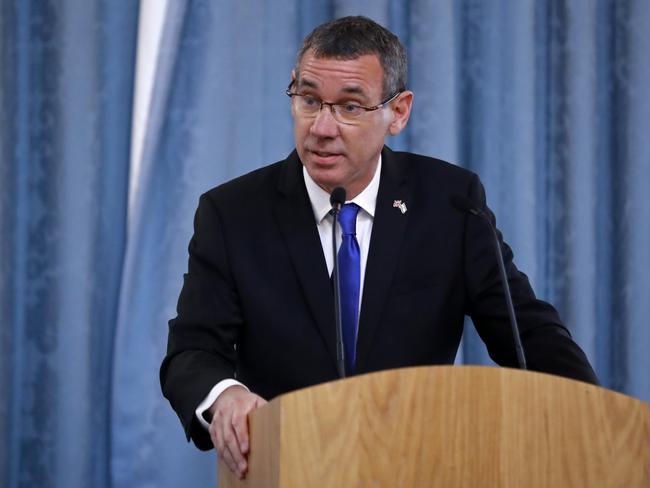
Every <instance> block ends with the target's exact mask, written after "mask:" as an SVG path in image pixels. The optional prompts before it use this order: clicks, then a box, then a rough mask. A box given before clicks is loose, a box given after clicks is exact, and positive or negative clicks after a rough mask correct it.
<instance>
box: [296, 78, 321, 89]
mask: <svg viewBox="0 0 650 488" xmlns="http://www.w3.org/2000/svg"><path fill="white" fill-rule="evenodd" d="M298 87H307V88H318V85H317V84H316V83H314V82H313V81H309V80H305V79H304V78H300V79H299V80H298Z"/></svg>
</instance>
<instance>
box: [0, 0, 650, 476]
mask: <svg viewBox="0 0 650 488" xmlns="http://www.w3.org/2000/svg"><path fill="white" fill-rule="evenodd" d="M145 1H150V0H145ZM152 5H153V4H147V6H148V7H150V8H155V7H152ZM161 5H162V4H161ZM166 5H167V7H166V10H165V13H164V15H165V22H164V26H163V34H162V38H161V41H160V49H159V50H158V54H157V55H156V59H155V60H154V64H155V73H154V77H153V82H152V92H151V96H152V103H151V105H150V108H149V112H148V113H147V114H146V115H147V118H146V120H147V125H146V127H144V128H143V136H142V140H141V141H140V140H139V141H138V143H141V144H142V151H141V152H140V153H138V154H139V155H138V156H137V158H138V159H137V160H132V161H130V160H129V157H130V154H131V147H132V140H131V133H132V131H131V124H132V123H131V119H132V107H133V96H134V95H133V93H134V91H133V86H134V79H135V76H136V72H135V71H136V59H135V53H136V50H137V45H138V32H139V30H138V23H140V26H141V27H142V23H146V22H147V19H146V18H142V17H139V12H140V11H141V10H140V5H139V3H138V2H135V1H132V2H125V3H120V4H119V5H118V4H116V3H115V2H112V3H111V2H109V1H108V0H89V1H84V2H80V1H73V0H67V1H59V2H55V1H52V0H50V1H39V2H36V1H34V0H27V1H23V0H21V1H18V0H2V2H0V66H2V68H1V70H0V83H1V86H0V158H1V159H0V234H1V236H2V238H1V239H0V313H1V314H2V317H3V319H2V326H1V327H0V341H1V342H0V441H1V442H2V443H3V446H5V448H4V449H2V450H1V451H0V485H2V486H7V487H9V488H14V487H19V486H21V487H22V486H61V487H66V488H68V487H86V486H93V487H100V488H101V487H131V486H157V487H164V486H169V487H172V486H185V485H187V486H195V485H196V486H208V485H214V482H215V473H214V464H215V458H214V453H213V452H209V453H201V452H199V451H197V450H196V449H195V448H194V447H193V445H189V444H187V443H186V442H185V438H184V435H183V431H182V429H181V426H180V423H179V422H178V420H177V418H176V416H175V414H174V413H173V412H172V411H171V409H170V407H169V405H168V404H167V402H166V401H165V400H164V399H163V398H162V396H161V393H160V387H159V384H158V367H159V365H160V361H161V359H162V357H163V355H164V352H165V346H166V334H167V325H166V324H167V321H168V320H169V319H170V318H172V317H173V316H174V315H175V305H176V300H177V297H178V293H179V291H180V287H181V283H182V274H183V272H184V271H185V269H186V263H187V243H188V241H189V239H190V236H191V233H192V217H193V213H194V210H195V208H196V205H197V202H198V197H199V195H200V194H201V193H202V192H204V191H206V190H208V189H209V188H211V187H213V186H215V185H217V184H219V183H222V182H224V181H226V180H228V179H231V178H233V177H235V176H237V175H240V174H243V173H245V172H248V171H251V170H253V169H255V168H258V167H260V166H261V165H263V164H267V163H271V162H274V161H277V160H280V159H283V158H284V157H285V156H286V155H287V154H288V153H289V152H290V151H291V149H292V147H293V129H292V122H291V117H290V110H289V102H288V99H287V97H286V96H285V94H284V89H285V88H286V86H287V84H288V82H289V79H290V73H291V69H292V68H293V67H294V63H295V54H296V50H297V48H298V46H299V44H300V42H301V40H302V38H303V37H304V36H305V35H306V34H307V33H308V32H310V31H311V30H312V29H313V28H314V27H315V26H316V25H318V24H320V23H322V22H324V21H326V20H329V19H331V18H334V17H337V16H341V15H350V14H364V15H367V16H370V17H371V18H373V19H375V20H377V21H379V22H381V23H383V24H384V25H386V26H387V27H389V28H390V29H391V30H393V31H394V32H395V33H397V34H398V35H399V36H400V38H401V39H402V41H403V42H404V44H405V45H406V47H407V50H408V52H409V56H410V58H409V88H410V89H412V90H413V91H414V92H415V99H414V109H413V113H412V117H411V121H410V123H409V127H408V128H407V129H406V131H404V133H402V134H400V136H398V137H397V138H394V139H390V140H389V141H388V144H389V145H390V146H391V147H393V148H394V149H397V150H410V151H414V152H419V153H424V154H427V155H432V156H436V157H440V158H442V159H446V160H449V161H451V162H454V163H456V164H459V165H462V166H465V167H467V168H470V169H472V170H474V171H476V172H478V173H479V175H480V176H481V179H482V181H483V182H484V184H485V186H486V189H487V196H488V203H489V205H490V206H491V207H492V209H493V210H494V211H495V213H496V215H497V219H498V220H497V223H498V225H499V227H500V228H501V230H502V231H503V233H504V235H505V238H506V240H507V241H508V242H509V243H510V244H511V246H512V248H513V249H514V252H515V262H516V263H517V265H518V266H519V267H520V268H521V269H522V270H523V271H525V272H526V273H527V274H528V276H529V278H530V279H531V282H532V284H533V286H534V288H535V290H536V292H537V294H538V296H540V297H541V298H543V299H547V300H549V301H551V302H552V303H553V304H554V305H556V307H557V308H558V309H559V311H560V314H561V316H562V317H563V319H564V321H565V323H566V325H567V327H568V328H569V329H570V331H571V333H572V334H573V335H574V337H575V338H576V340H577V341H578V343H579V344H580V345H581V346H582V347H583V348H584V349H585V351H586V353H587V355H588V356H589V358H590V360H591V361H592V364H593V365H594V366H595V369H596V372H597V373H598V375H599V377H600V378H601V380H602V382H603V385H604V386H606V387H609V388H613V389H615V390H618V391H621V392H624V393H627V394H630V395H634V396H636V397H639V398H641V399H643V400H646V401H650V380H649V379H648V376H647V375H646V374H645V371H647V370H649V369H650V356H649V355H648V354H647V352H646V351H647V348H648V346H650V329H648V328H647V327H646V326H645V323H644V321H645V319H646V318H647V317H648V316H649V315H650V277H649V276H648V272H647V270H648V269H650V226H648V225H647V216H648V215H650V199H648V197H647V190H646V187H647V184H648V182H649V181H650V138H648V137H647V127H648V125H649V123H650V92H649V91H648V89H647V87H648V86H650V57H648V55H647V46H650V3H648V2H646V1H643V0H575V1H573V0H572V1H568V0H547V1H540V2H538V1H534V0H523V1H512V0H500V1H492V0H458V1H456V0H441V1H433V0H410V1H399V0H382V1H379V2H374V1H373V2H371V1H367V0H365V1H361V0H348V1H340V0H326V1H320V0H303V1H300V0H288V1H286V2H282V3H278V2H274V1H272V0H253V1H249V2H231V1H227V0H215V1H208V0H194V1H187V0H186V1H169V2H168V3H167V4H166ZM161 8H163V7H161ZM142 11H143V12H144V11H145V10H142ZM134 133H135V132H134ZM138 134H140V133H139V132H138ZM138 137H140V136H138ZM129 187H131V188H132V189H134V190H133V191H132V193H131V196H129ZM458 362H461V363H473V364H477V363H478V364H490V359H489V357H488V355H487V352H486V350H485V347H484V346H483V344H482V343H481V342H480V340H479V338H478V336H477V334H476V332H475V331H474V329H473V327H472V326H471V322H468V324H467V327H466V332H465V337H464V340H463V345H462V348H461V350H460V352H459V357H458Z"/></svg>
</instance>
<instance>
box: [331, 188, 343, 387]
mask: <svg viewBox="0 0 650 488" xmlns="http://www.w3.org/2000/svg"><path fill="white" fill-rule="evenodd" d="M345 196H346V192H345V188H342V187H340V186H337V187H336V188H334V190H332V193H331V194H330V204H331V205H332V210H330V214H331V215H332V216H333V217H334V218H333V219H332V255H333V256H334V268H333V271H332V277H333V278H334V316H335V319H336V369H337V370H338V372H339V377H341V378H345V353H344V348H343V324H342V320H341V279H340V278H339V264H338V262H339V260H338V252H337V250H338V249H337V246H336V223H337V222H338V215H339V211H340V210H341V207H342V206H343V204H344V203H345Z"/></svg>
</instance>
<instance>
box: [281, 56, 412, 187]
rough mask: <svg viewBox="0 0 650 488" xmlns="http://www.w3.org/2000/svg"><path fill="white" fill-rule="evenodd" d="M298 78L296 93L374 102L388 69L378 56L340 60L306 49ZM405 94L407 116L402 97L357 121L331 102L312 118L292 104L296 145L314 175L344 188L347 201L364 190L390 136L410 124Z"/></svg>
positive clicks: (328, 184)
mask: <svg viewBox="0 0 650 488" xmlns="http://www.w3.org/2000/svg"><path fill="white" fill-rule="evenodd" d="M293 77H294V79H296V78H297V79H296V83H295V84H294V87H293V89H294V90H295V91H297V92H298V93H301V94H308V95H312V96H314V97H315V98H317V99H319V100H323V101H325V102H332V103H346V102H353V103H356V104H359V105H363V106H374V105H378V104H379V103H380V102H381V101H382V81H383V69H382V67H381V64H380V62H379V59H378V57H377V56H376V55H363V56H360V57H358V58H356V59H352V60H340V59H334V58H318V57H315V56H314V55H313V54H312V52H311V51H307V52H306V53H305V54H304V55H303V57H302V60H301V61H300V73H299V74H298V76H296V73H293ZM406 94H407V95H408V97H407V98H408V100H407V101H408V109H409V110H407V113H406V115H405V117H404V114H403V113H400V112H399V111H396V110H395V108H394V104H396V105H399V104H400V98H402V95H400V97H398V100H396V101H395V102H392V103H391V104H390V106H389V107H386V108H382V109H379V110H375V111H371V112H367V113H364V114H362V115H361V117H359V118H358V119H357V120H355V124H354V125H347V124H343V123H341V122H338V121H337V120H336V119H335V118H334V116H333V114H332V112H331V111H330V109H329V107H328V106H323V108H322V109H321V111H320V112H319V113H318V115H317V116H316V117H315V118H313V117H311V118H310V117H305V116H302V115H299V114H297V113H296V111H295V110H294V109H293V105H292V115H293V118H294V136H295V139H296V149H297V151H298V154H299V155H300V159H301V161H302V163H303V164H304V166H305V168H306V169H307V172H308V173H309V176H311V178H312V179H313V180H314V181H315V182H316V183H317V184H318V185H319V186H320V187H321V188H323V189H324V190H326V191H328V192H331V191H332V190H333V189H334V188H336V187H337V186H342V187H344V188H345V189H346V190H347V198H348V199H351V198H354V197H355V196H356V195H358V194H359V193H361V191H363V189H364V188H365V187H366V186H367V185H368V183H370V180H371V179H372V177H373V175H374V173H375V169H376V167H377V161H378V159H379V153H380V152H381V148H382V147H383V144H384V138H385V136H386V135H387V134H389V133H391V134H397V133H399V131H400V130H401V129H402V128H403V127H404V125H405V124H406V119H408V112H409V111H410V101H411V98H410V96H411V94H410V92H407V93H406ZM403 95H404V94H403ZM401 105H404V102H403V101H402V102H401Z"/></svg>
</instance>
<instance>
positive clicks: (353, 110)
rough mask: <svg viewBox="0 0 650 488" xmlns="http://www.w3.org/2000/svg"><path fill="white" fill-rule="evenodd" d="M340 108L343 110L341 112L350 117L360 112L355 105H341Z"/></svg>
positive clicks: (359, 108) (358, 107)
mask: <svg viewBox="0 0 650 488" xmlns="http://www.w3.org/2000/svg"><path fill="white" fill-rule="evenodd" d="M341 108H342V109H343V112H345V113H346V114H350V115H352V114H357V113H359V112H361V107H360V106H359V105H357V104H356V103H344V104H342V105H341Z"/></svg>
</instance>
